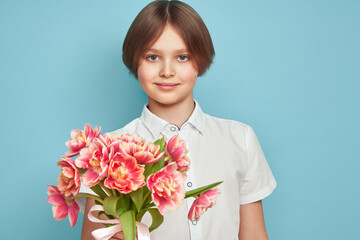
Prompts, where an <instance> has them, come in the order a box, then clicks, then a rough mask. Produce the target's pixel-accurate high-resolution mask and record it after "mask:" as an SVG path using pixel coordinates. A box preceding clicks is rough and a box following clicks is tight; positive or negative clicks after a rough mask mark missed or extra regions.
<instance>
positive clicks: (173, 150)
mask: <svg viewBox="0 0 360 240" xmlns="http://www.w3.org/2000/svg"><path fill="white" fill-rule="evenodd" d="M165 152H166V153H165V154H166V157H167V159H169V162H176V164H177V166H178V170H189V168H190V159H189V158H188V156H186V154H187V153H188V150H187V149H186V146H185V141H184V140H182V139H180V137H179V136H174V137H172V138H171V139H170V140H169V142H168V144H167V145H166V148H165Z"/></svg>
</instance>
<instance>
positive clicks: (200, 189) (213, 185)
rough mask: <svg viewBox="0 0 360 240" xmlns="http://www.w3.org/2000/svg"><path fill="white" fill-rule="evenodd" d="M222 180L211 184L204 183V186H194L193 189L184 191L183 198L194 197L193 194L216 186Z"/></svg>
mask: <svg viewBox="0 0 360 240" xmlns="http://www.w3.org/2000/svg"><path fill="white" fill-rule="evenodd" d="M222 182H223V181H220V182H216V183H212V184H209V185H206V186H204V187H199V188H196V189H194V190H191V191H187V192H186V195H185V198H188V197H194V196H196V195H199V194H200V193H203V192H206V191H207V190H210V189H212V188H214V187H216V186H218V185H219V184H221V183H222Z"/></svg>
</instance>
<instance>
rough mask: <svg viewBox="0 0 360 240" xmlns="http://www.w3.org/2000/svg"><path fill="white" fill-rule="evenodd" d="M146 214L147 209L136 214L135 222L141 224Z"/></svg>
mask: <svg viewBox="0 0 360 240" xmlns="http://www.w3.org/2000/svg"><path fill="white" fill-rule="evenodd" d="M146 212H147V209H141V210H140V211H139V212H138V213H137V214H136V221H137V222H141V219H142V217H143V216H144V214H145V213H146Z"/></svg>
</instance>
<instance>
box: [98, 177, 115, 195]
mask: <svg viewBox="0 0 360 240" xmlns="http://www.w3.org/2000/svg"><path fill="white" fill-rule="evenodd" d="M99 185H100V186H101V188H102V189H103V190H105V192H106V193H107V194H108V195H109V197H111V196H113V193H112V192H111V189H108V188H106V187H105V186H104V184H103V183H102V182H101V181H100V182H99ZM115 196H116V195H115Z"/></svg>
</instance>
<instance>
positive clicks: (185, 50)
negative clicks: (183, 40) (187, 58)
mask: <svg viewBox="0 0 360 240" xmlns="http://www.w3.org/2000/svg"><path fill="white" fill-rule="evenodd" d="M147 52H154V53H161V51H160V50H158V49H154V48H150V49H149V50H148V51H147ZM174 52H175V53H187V52H189V51H188V50H187V49H186V48H183V49H179V50H175V51H174Z"/></svg>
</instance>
